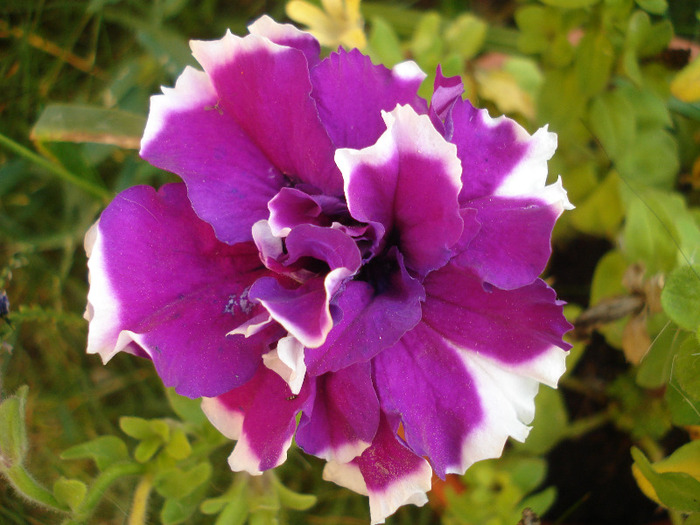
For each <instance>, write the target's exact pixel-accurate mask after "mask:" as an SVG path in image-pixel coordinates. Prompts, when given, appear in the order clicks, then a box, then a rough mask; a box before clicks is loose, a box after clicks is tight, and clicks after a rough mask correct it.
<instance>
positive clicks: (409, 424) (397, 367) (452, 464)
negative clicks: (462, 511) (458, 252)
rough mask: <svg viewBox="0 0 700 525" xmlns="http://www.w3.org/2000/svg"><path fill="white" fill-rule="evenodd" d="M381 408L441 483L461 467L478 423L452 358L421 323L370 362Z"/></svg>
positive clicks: (476, 404) (476, 405)
mask: <svg viewBox="0 0 700 525" xmlns="http://www.w3.org/2000/svg"><path fill="white" fill-rule="evenodd" d="M374 364H375V370H376V381H377V390H378V393H379V397H380V401H381V407H382V410H383V411H384V412H386V413H387V414H392V415H396V416H398V418H400V421H401V424H402V425H403V429H404V437H405V439H406V442H407V443H408V445H409V446H410V447H411V450H413V452H414V453H416V454H417V455H418V456H427V457H428V459H429V461H430V462H431V464H432V466H433V468H434V469H435V473H436V474H437V475H438V476H440V477H441V478H442V479H444V478H445V474H446V473H447V472H458V471H459V470H460V467H461V466H462V463H463V460H462V442H463V441H464V439H465V436H467V435H468V434H469V433H470V432H471V430H472V429H473V428H475V427H477V426H478V425H479V424H480V423H481V422H482V421H483V419H484V415H483V408H482V403H481V401H480V393H479V392H478V391H476V390H475V389H474V388H473V387H472V386H471V385H473V383H474V380H473V377H472V376H471V374H469V372H468V371H467V369H466V367H465V366H464V365H463V364H462V362H461V359H460V357H459V355H458V352H457V351H456V350H454V349H452V348H450V347H449V346H448V345H447V344H445V342H444V340H443V339H442V337H440V336H439V335H438V334H436V333H435V332H433V331H432V330H431V329H430V328H428V327H427V326H426V325H425V324H423V323H421V324H419V325H418V326H417V327H416V328H414V329H413V330H412V331H410V332H408V333H407V334H406V335H404V337H403V338H402V339H401V341H399V342H398V343H397V344H396V345H394V346H393V347H392V348H389V349H387V350H385V351H384V352H382V353H381V354H380V355H378V356H377V357H376V358H375V359H374Z"/></svg>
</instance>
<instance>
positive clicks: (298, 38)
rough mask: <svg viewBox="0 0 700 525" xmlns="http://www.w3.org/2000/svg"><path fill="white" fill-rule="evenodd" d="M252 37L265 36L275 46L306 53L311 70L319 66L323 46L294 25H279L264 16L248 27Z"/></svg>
mask: <svg viewBox="0 0 700 525" xmlns="http://www.w3.org/2000/svg"><path fill="white" fill-rule="evenodd" d="M248 31H249V32H250V34H251V35H258V36H263V37H265V38H267V39H269V40H271V41H272V42H274V43H275V44H279V45H281V46H287V47H293V48H296V49H298V50H299V51H301V52H302V53H304V56H305V57H306V61H307V62H308V64H309V69H310V68H312V67H313V66H315V65H316V64H318V61H319V54H320V53H321V45H320V44H319V43H318V40H316V39H315V38H314V37H313V35H311V34H310V33H306V32H304V31H301V30H299V29H297V28H296V27H294V26H293V25H292V24H279V23H277V22H275V21H274V20H273V19H272V18H270V17H269V16H267V15H263V16H261V17H260V18H258V19H257V20H256V21H255V22H253V23H252V24H250V25H249V26H248Z"/></svg>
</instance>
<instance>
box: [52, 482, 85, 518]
mask: <svg viewBox="0 0 700 525" xmlns="http://www.w3.org/2000/svg"><path fill="white" fill-rule="evenodd" d="M53 493H54V496H56V500H57V501H59V502H60V503H63V504H65V505H67V506H68V507H70V508H71V510H75V509H77V508H78V507H79V506H80V504H81V503H82V502H83V500H84V499H85V494H87V485H85V483H83V482H82V481H80V480H77V479H67V478H63V477H62V478H59V479H58V480H56V482H55V483H54V484H53Z"/></svg>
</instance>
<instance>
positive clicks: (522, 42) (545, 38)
mask: <svg viewBox="0 0 700 525" xmlns="http://www.w3.org/2000/svg"><path fill="white" fill-rule="evenodd" d="M560 22H561V20H560V16H559V13H558V12H557V11H555V10H554V9H551V8H548V7H542V6H538V5H527V6H524V7H522V8H520V9H518V10H517V11H516V12H515V23H516V24H517V25H518V28H520V32H519V34H518V49H519V50H520V51H521V52H523V53H540V52H542V51H545V50H546V49H547V47H548V46H549V44H550V36H549V35H553V34H556V33H557V32H558V31H559V26H560Z"/></svg>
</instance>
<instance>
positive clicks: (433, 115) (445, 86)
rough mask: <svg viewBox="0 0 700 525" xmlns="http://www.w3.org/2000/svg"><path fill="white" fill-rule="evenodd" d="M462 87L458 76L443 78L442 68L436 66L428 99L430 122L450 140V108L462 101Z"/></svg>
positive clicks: (452, 127)
mask: <svg viewBox="0 0 700 525" xmlns="http://www.w3.org/2000/svg"><path fill="white" fill-rule="evenodd" d="M462 93H464V86H463V85H462V78H461V77H460V76H455V77H445V76H443V74H442V66H438V68H437V73H436V74H435V82H434V84H433V96H432V98H431V99H430V120H431V122H432V123H433V125H434V126H435V129H437V130H438V131H440V133H442V135H443V136H445V137H447V138H448V139H449V138H452V135H453V133H454V125H453V123H452V107H453V106H454V105H455V104H456V103H457V101H460V100H462Z"/></svg>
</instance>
